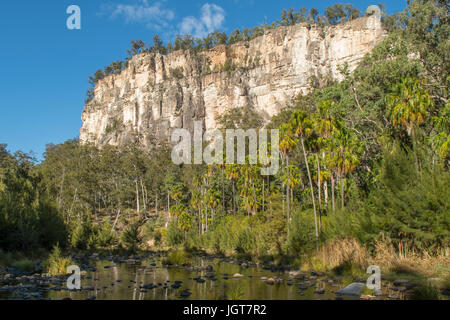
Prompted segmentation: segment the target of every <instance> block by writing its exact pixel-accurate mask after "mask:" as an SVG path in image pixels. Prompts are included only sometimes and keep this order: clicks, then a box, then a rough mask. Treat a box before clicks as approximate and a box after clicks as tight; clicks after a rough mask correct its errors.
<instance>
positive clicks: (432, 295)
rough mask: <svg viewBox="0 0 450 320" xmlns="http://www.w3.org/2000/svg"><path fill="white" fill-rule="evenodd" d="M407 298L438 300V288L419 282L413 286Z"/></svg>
mask: <svg viewBox="0 0 450 320" xmlns="http://www.w3.org/2000/svg"><path fill="white" fill-rule="evenodd" d="M409 298H410V299H411V300H439V290H438V289H437V288H436V287H434V286H433V285H432V284H430V283H427V284H421V285H419V286H416V287H414V288H413V290H412V292H411V294H410V296H409Z"/></svg>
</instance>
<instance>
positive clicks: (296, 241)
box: [287, 210, 316, 255]
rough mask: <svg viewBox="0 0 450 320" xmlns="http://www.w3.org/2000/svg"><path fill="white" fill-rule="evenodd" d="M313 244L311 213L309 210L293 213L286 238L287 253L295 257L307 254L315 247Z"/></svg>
mask: <svg viewBox="0 0 450 320" xmlns="http://www.w3.org/2000/svg"><path fill="white" fill-rule="evenodd" d="M315 243H316V236H315V224H314V214H313V212H312V211H311V210H308V211H303V212H294V214H293V215H292V221H291V223H290V225H289V234H288V238H287V247H288V252H289V253H291V254H296V255H300V254H304V253H308V252H309V251H311V250H312V249H313V248H314V247H315Z"/></svg>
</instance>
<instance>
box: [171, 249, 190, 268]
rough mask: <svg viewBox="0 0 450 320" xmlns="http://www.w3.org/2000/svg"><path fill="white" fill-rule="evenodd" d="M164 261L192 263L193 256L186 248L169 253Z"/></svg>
mask: <svg viewBox="0 0 450 320" xmlns="http://www.w3.org/2000/svg"><path fill="white" fill-rule="evenodd" d="M164 263H166V264H170V265H178V266H190V265H192V256H191V255H190V254H189V253H187V252H186V251H184V250H177V251H172V252H170V253H169V254H168V255H167V258H166V259H165V260H164Z"/></svg>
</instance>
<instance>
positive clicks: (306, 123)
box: [289, 110, 319, 250]
mask: <svg viewBox="0 0 450 320" xmlns="http://www.w3.org/2000/svg"><path fill="white" fill-rule="evenodd" d="M289 124H290V126H291V128H293V129H294V134H295V136H296V137H298V138H300V143H301V146H302V150H303V157H304V160H305V164H306V171H307V173H308V179H309V187H310V189H311V199H312V202H313V210H314V224H315V227H316V247H317V250H319V229H318V226H317V212H316V201H315V199H314V189H313V183H312V179H311V171H310V170H309V164H308V157H307V153H306V148H305V139H306V138H308V137H309V136H311V134H312V133H313V128H312V121H311V119H310V117H309V116H308V114H307V113H306V111H303V110H302V111H296V112H294V113H293V114H292V116H291V120H289Z"/></svg>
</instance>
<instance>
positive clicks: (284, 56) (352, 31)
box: [80, 16, 385, 146]
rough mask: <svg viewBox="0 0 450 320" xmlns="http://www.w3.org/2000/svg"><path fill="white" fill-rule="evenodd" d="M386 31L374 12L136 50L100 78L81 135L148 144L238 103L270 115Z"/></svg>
mask: <svg viewBox="0 0 450 320" xmlns="http://www.w3.org/2000/svg"><path fill="white" fill-rule="evenodd" d="M384 35H385V31H384V30H383V28H382V26H381V22H380V21H379V19H378V18H377V17H375V16H372V17H365V18H360V19H358V20H355V21H352V22H349V23H347V24H344V25H338V26H333V27H326V28H319V27H315V26H311V27H308V26H307V25H303V24H300V25H295V26H290V27H279V28H277V29H274V30H271V31H269V32H266V34H265V35H264V36H261V37H258V38H255V39H253V40H252V41H249V42H240V43H237V44H234V45H231V46H218V47H215V48H213V49H211V50H208V51H203V52H201V53H193V52H189V51H176V52H173V53H171V54H169V55H166V56H163V55H159V54H151V53H143V54H139V55H137V56H134V57H133V58H132V59H131V60H130V61H129V65H128V67H127V68H126V69H125V70H124V71H122V73H120V74H119V75H110V76H108V77H106V78H105V79H103V80H100V81H99V82H98V83H97V85H96V87H95V93H94V98H93V99H92V100H91V101H90V102H89V103H87V105H86V106H85V108H84V111H83V114H82V121H83V125H82V128H81V130H80V141H81V142H82V143H85V142H93V143H95V144H96V145H98V146H103V145H106V144H112V145H120V144H123V143H126V142H127V141H130V140H132V139H136V138H137V139H139V141H140V143H141V144H143V145H144V146H150V145H152V144H154V143H155V142H156V141H161V140H163V139H170V133H171V129H173V128H182V127H183V128H188V129H191V130H192V127H193V122H194V120H203V121H204V126H205V127H206V128H214V127H215V125H216V121H215V119H216V117H217V116H218V115H221V114H223V113H224V112H226V111H227V110H229V109H231V108H234V107H241V106H253V107H254V108H255V109H256V110H258V111H259V112H260V113H261V114H262V115H263V117H264V118H265V119H266V120H269V119H270V117H272V116H273V115H275V114H276V113H278V112H279V111H280V110H281V109H282V108H283V107H285V106H286V105H287V104H288V103H289V102H290V101H291V100H292V98H293V97H295V96H296V95H298V94H300V93H306V92H308V90H309V89H310V88H311V83H312V81H318V80H319V81H320V79H324V78H326V77H331V78H333V79H338V80H339V79H340V77H341V75H340V73H339V71H338V67H339V66H342V65H343V64H344V63H348V66H349V67H350V70H353V69H354V68H355V67H356V66H357V64H358V62H359V61H360V60H361V59H362V58H363V57H364V55H365V54H366V53H368V52H369V51H371V50H372V49H373V48H374V47H375V46H376V44H378V43H379V42H380V41H381V40H382V38H383V37H384Z"/></svg>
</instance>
